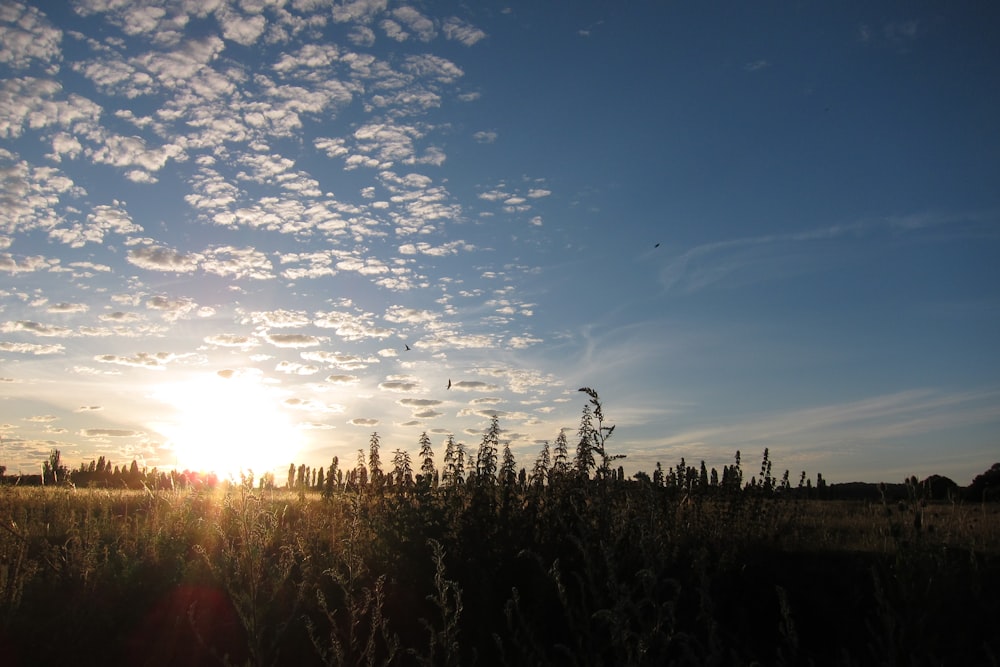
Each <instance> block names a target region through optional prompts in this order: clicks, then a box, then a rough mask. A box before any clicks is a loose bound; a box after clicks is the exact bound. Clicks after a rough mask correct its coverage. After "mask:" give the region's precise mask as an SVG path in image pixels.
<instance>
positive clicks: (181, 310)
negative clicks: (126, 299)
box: [146, 295, 198, 322]
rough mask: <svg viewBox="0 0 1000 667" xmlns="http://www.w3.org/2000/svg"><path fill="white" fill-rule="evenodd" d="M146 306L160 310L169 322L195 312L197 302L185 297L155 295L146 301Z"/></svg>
mask: <svg viewBox="0 0 1000 667" xmlns="http://www.w3.org/2000/svg"><path fill="white" fill-rule="evenodd" d="M146 308H149V309H150V310H157V311H160V313H162V316H163V319H165V320H167V321H169V322H176V321H177V320H179V319H182V318H186V317H188V316H190V315H191V314H192V313H194V312H196V311H197V309H198V304H197V303H195V302H194V301H193V300H192V299H189V298H187V297H181V298H177V299H171V298H169V297H166V296H163V295H156V296H153V297H150V298H149V299H148V300H147V301H146Z"/></svg>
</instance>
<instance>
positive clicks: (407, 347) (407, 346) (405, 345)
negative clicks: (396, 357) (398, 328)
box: [403, 343, 410, 352]
mask: <svg viewBox="0 0 1000 667" xmlns="http://www.w3.org/2000/svg"><path fill="white" fill-rule="evenodd" d="M403 347H405V348H406V351H407V352H409V351H410V346H409V345H407V344H406V343H403Z"/></svg>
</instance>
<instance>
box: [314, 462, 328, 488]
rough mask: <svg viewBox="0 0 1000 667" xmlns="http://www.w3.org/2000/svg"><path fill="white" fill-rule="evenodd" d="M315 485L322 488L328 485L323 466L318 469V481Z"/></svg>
mask: <svg viewBox="0 0 1000 667" xmlns="http://www.w3.org/2000/svg"><path fill="white" fill-rule="evenodd" d="M313 486H314V487H315V488H317V489H320V490H322V489H323V488H324V487H325V486H326V474H325V473H324V472H323V468H322V466H320V468H319V470H317V471H316V483H315V484H314V485H313Z"/></svg>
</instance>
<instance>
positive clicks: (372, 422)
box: [347, 417, 378, 426]
mask: <svg viewBox="0 0 1000 667" xmlns="http://www.w3.org/2000/svg"><path fill="white" fill-rule="evenodd" d="M347 423H348V424H350V425H351V426H378V420H377V419H364V418H361V417H355V418H354V419H351V420H349V421H348V422H347Z"/></svg>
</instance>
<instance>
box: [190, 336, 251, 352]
mask: <svg viewBox="0 0 1000 667" xmlns="http://www.w3.org/2000/svg"><path fill="white" fill-rule="evenodd" d="M204 340H205V342H206V343H208V344H209V345H218V346H219V347H235V348H239V349H241V350H250V349H253V348H255V347H257V346H259V345H260V341H259V340H257V339H256V338H254V337H253V336H243V335H240V334H226V333H221V334H212V335H211V336H205V339H204Z"/></svg>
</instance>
